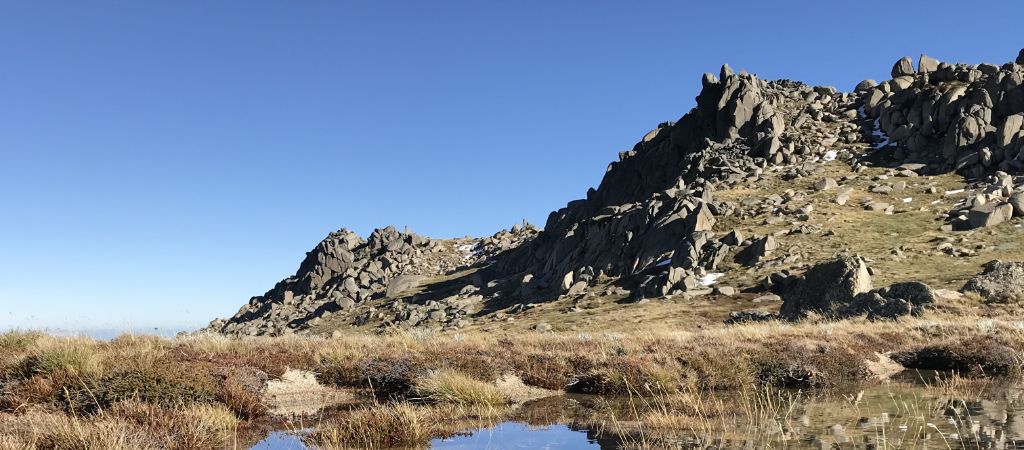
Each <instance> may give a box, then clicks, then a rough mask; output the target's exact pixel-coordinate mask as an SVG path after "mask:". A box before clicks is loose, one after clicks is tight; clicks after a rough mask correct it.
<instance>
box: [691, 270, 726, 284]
mask: <svg viewBox="0 0 1024 450" xmlns="http://www.w3.org/2000/svg"><path fill="white" fill-rule="evenodd" d="M724 276H725V274H724V273H709V274H707V275H704V276H703V277H700V279H699V280H697V284H699V285H701V286H711V285H712V284H715V281H718V279H719V278H722V277H724Z"/></svg>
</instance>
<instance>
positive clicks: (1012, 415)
mask: <svg viewBox="0 0 1024 450" xmlns="http://www.w3.org/2000/svg"><path fill="white" fill-rule="evenodd" d="M1003 430H1004V432H1005V434H1006V439H1007V440H1008V441H1014V442H1017V443H1024V409H1020V408H1011V409H1009V410H1008V411H1006V425H1004V426H1003ZM1017 447H1021V446H1020V445H1018V446H1017Z"/></svg>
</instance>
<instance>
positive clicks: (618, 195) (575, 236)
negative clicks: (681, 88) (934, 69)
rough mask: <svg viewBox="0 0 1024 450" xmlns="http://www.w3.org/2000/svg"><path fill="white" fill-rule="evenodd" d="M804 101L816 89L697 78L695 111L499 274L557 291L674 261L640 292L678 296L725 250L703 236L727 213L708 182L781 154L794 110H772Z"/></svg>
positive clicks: (650, 142)
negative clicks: (588, 275)
mask: <svg viewBox="0 0 1024 450" xmlns="http://www.w3.org/2000/svg"><path fill="white" fill-rule="evenodd" d="M808 94H814V91H813V90H812V89H811V88H810V87H807V86H805V85H802V84H799V83H793V82H790V81H788V80H782V81H778V82H770V83H769V82H765V81H762V80H760V79H758V78H757V77H756V76H754V75H750V74H746V73H743V72H741V73H739V74H735V73H734V72H733V71H732V69H730V68H729V67H728V66H724V67H723V68H722V70H721V73H720V75H719V76H717V77H716V76H715V75H712V74H705V75H704V79H703V90H702V92H701V94H700V96H698V97H697V107H696V108H694V109H693V110H692V111H690V112H689V113H688V114H686V115H685V116H683V117H682V118H681V119H679V121H677V122H666V123H663V124H661V125H660V126H659V127H658V128H657V129H656V130H654V131H652V132H650V133H648V134H647V135H646V136H644V138H643V139H642V140H641V141H640V142H639V143H637V144H636V146H635V147H634V148H633V150H631V151H628V152H622V153H620V158H619V161H617V162H613V163H612V164H611V165H609V167H608V170H607V172H606V173H605V176H604V179H603V180H602V182H601V184H600V186H599V187H598V188H597V189H596V190H595V189H591V191H590V192H588V194H587V198H586V199H582V200H577V201H573V202H570V203H569V204H568V205H567V206H566V207H565V208H563V209H560V210H558V211H555V212H553V213H551V215H550V216H549V217H548V220H547V223H546V224H545V227H544V231H543V232H542V233H541V234H540V235H539V236H538V238H537V239H536V240H534V241H533V242H532V243H530V245H526V246H523V247H521V248H520V249H518V250H517V251H515V252H513V254H512V255H510V256H509V257H508V258H505V259H504V260H502V261H499V263H498V267H499V269H500V270H501V271H502V272H505V273H509V274H514V273H524V272H528V273H533V274H536V275H537V276H538V277H540V279H543V280H545V281H548V282H551V283H552V284H555V283H556V281H557V280H558V279H560V278H561V277H563V276H564V275H565V274H568V273H570V272H573V273H580V271H581V270H590V271H593V272H594V273H596V274H602V273H603V274H605V275H608V276H628V275H633V274H637V273H641V272H644V271H645V270H648V269H650V268H652V267H654V266H655V265H657V264H659V263H661V262H663V261H667V260H668V259H669V258H672V261H671V267H665V270H666V271H668V270H671V269H678V270H676V275H673V276H671V277H670V276H669V274H668V273H661V274H655V275H654V278H652V283H654V284H653V285H651V286H652V288H651V289H646V290H645V291H644V292H647V293H648V294H653V295H662V294H665V293H669V292H672V291H673V290H686V289H687V285H683V284H679V283H678V281H682V280H686V279H688V278H689V276H691V275H694V274H695V273H696V272H695V271H699V270H702V269H713V268H714V267H715V266H716V265H717V264H718V262H721V261H722V260H723V259H724V258H725V256H726V253H727V252H728V250H729V247H728V246H726V245H725V244H724V243H722V242H720V241H718V240H716V239H715V238H714V236H713V235H712V234H709V233H708V232H709V230H710V229H711V228H712V227H713V226H714V224H715V221H716V219H715V217H716V216H718V215H721V214H723V213H727V212H728V211H729V210H730V209H732V208H733V205H729V204H726V203H724V202H716V201H714V197H713V196H714V188H713V185H714V183H716V182H721V181H723V180H726V179H730V177H732V178H733V179H734V180H736V179H742V178H743V176H745V175H746V174H747V173H749V172H754V171H755V170H760V169H758V166H757V165H756V164H755V161H756V160H763V155H765V154H769V153H772V154H778V155H779V156H780V157H781V156H782V154H783V153H782V150H780V148H781V141H780V136H782V135H783V133H784V131H785V130H786V128H787V125H786V124H787V123H789V122H791V121H792V119H793V117H792V116H794V115H795V113H790V114H791V116H785V115H784V114H783V113H782V112H780V111H778V110H777V109H776V108H775V107H774V106H773V105H775V104H778V102H779V101H780V99H783V98H785V97H792V98H795V99H798V100H800V101H803V97H802V96H804V95H808ZM822 151H823V150H822ZM808 154H810V151H809V152H808ZM672 255H676V256H675V257H673V256H672ZM679 270H683V271H686V272H685V274H683V275H680V272H679ZM677 280H678V281H677ZM646 285H649V283H645V286H646Z"/></svg>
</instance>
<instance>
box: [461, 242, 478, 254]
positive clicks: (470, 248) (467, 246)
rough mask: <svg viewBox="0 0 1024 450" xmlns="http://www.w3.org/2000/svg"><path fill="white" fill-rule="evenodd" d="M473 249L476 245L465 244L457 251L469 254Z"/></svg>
mask: <svg viewBox="0 0 1024 450" xmlns="http://www.w3.org/2000/svg"><path fill="white" fill-rule="evenodd" d="M474 248H476V244H466V245H463V246H462V247H459V250H462V251H464V252H471V251H473V249H474Z"/></svg>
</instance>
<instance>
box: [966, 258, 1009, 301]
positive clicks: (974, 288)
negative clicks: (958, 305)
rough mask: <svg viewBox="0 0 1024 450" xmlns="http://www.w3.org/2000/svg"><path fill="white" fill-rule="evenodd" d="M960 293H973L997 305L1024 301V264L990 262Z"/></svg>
mask: <svg viewBox="0 0 1024 450" xmlns="http://www.w3.org/2000/svg"><path fill="white" fill-rule="evenodd" d="M982 269H983V270H982V272H981V273H980V274H978V275H975V276H974V277H972V278H971V279H970V280H968V281H967V284H965V285H964V287H963V288H961V289H960V292H963V293H968V292H973V293H976V294H978V295H980V296H981V297H982V298H984V299H985V300H987V301H990V302H997V303H1007V302H1016V303H1019V302H1021V301H1024V262H1003V261H989V262H987V263H985V265H984V266H982Z"/></svg>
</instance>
